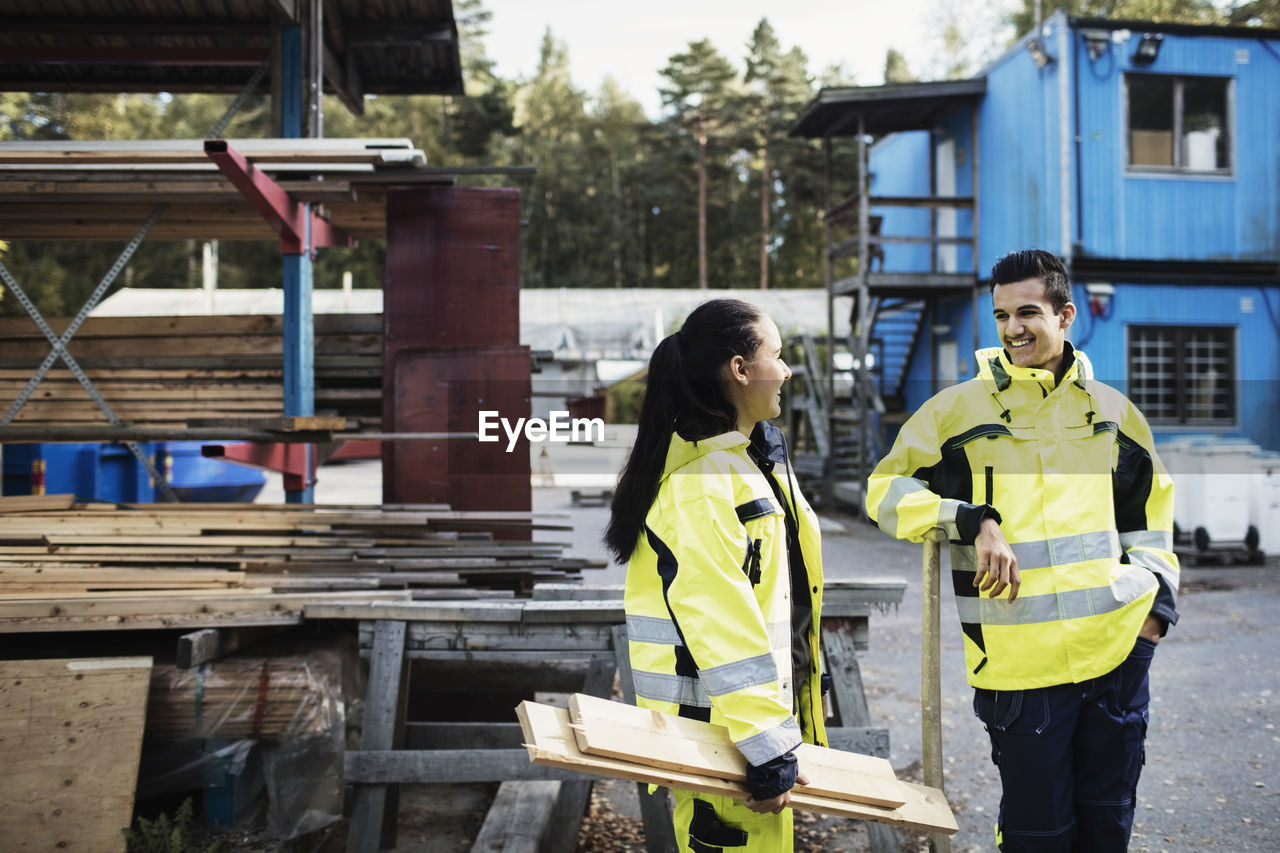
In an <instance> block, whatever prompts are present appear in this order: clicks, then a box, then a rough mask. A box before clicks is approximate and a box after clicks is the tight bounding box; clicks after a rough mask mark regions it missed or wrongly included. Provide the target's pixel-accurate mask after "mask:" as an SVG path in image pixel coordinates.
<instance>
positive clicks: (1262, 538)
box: [1249, 450, 1280, 554]
mask: <svg viewBox="0 0 1280 853" xmlns="http://www.w3.org/2000/svg"><path fill="white" fill-rule="evenodd" d="M1253 463H1254V466H1255V467H1256V474H1255V476H1254V477H1253V480H1252V482H1253V495H1252V496H1251V499H1250V506H1249V523H1250V524H1252V525H1253V526H1254V527H1255V528H1257V530H1258V536H1259V539H1258V548H1259V549H1260V550H1262V551H1263V552H1265V553H1268V554H1275V553H1280V453H1276V452H1275V451H1271V450H1268V451H1263V452H1262V453H1257V454H1254V457H1253Z"/></svg>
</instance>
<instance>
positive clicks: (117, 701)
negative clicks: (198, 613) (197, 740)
mask: <svg viewBox="0 0 1280 853" xmlns="http://www.w3.org/2000/svg"><path fill="white" fill-rule="evenodd" d="M150 675H151V659H150V658H102V659H91V660H44V661H4V662H0V765H2V766H3V767H4V773H3V776H0V779H2V780H3V781H0V796H3V798H4V802H5V808H4V809H3V810H2V812H0V837H3V838H5V839H8V840H9V842H10V843H17V844H18V846H21V847H26V848H29V849H40V850H53V849H59V848H67V849H74V850H94V851H106V853H109V852H110V851H123V850H124V849H125V843H124V835H123V834H122V833H121V830H122V829H124V828H125V827H127V826H129V824H130V822H131V821H132V817H133V793H134V789H135V788H136V786H137V777H138V760H139V757H140V755H141V751H142V731H143V725H144V720H145V714H146V705H147V687H148V683H149V679H150Z"/></svg>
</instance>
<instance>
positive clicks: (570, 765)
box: [516, 700, 958, 835]
mask: <svg viewBox="0 0 1280 853" xmlns="http://www.w3.org/2000/svg"><path fill="white" fill-rule="evenodd" d="M516 715H517V716H518V717H519V719H520V723H521V727H522V730H523V731H524V735H525V742H526V744H527V745H528V749H529V757H530V759H531V760H532V761H533V762H534V763H535V764H543V765H546V766H549V767H560V768H563V769H573V770H580V771H583V772H588V773H594V774H597V775H600V776H609V777H612V778H616V779H632V780H634V781H637V782H648V783H650V784H655V785H665V786H667V787H669V788H682V789H685V790H690V791H702V792H704V793H708V794H718V795H720V796H727V797H733V798H734V799H739V800H746V799H747V798H748V797H749V796H750V794H749V792H748V791H747V790H746V788H745V787H744V786H742V785H741V784H739V783H737V782H731V781H727V780H725V779H722V778H718V777H713V776H705V775H700V774H693V773H682V772H680V771H677V770H669V769H666V768H661V767H654V766H652V765H650V764H643V763H639V762H633V761H626V760H623V759H619V758H607V757H604V756H594V755H587V754H586V753H584V752H582V751H581V750H580V749H578V745H577V742H576V739H575V736H574V733H573V728H572V725H571V723H570V722H569V712H568V711H566V710H564V709H563V708H553V707H551V706H550V705H542V704H539V703H536V702H529V701H527V700H526V701H524V702H521V703H520V705H519V706H517V708H516ZM899 784H900V785H901V786H902V788H903V791H904V792H905V793H907V794H908V795H909V799H908V801H907V802H906V803H904V804H903V805H902V806H899V807H898V808H896V809H888V808H882V807H879V806H872V805H866V804H862V803H852V802H849V801H846V800H837V799H833V798H829V797H822V796H818V795H815V794H807V793H803V792H801V791H796V790H793V791H792V794H791V807H792V808H794V809H796V810H797V811H811V812H818V813H820V814H828V815H836V816H840V817H851V818H856V819H858V820H871V821H877V822H882V823H888V824H892V825H894V826H902V827H907V828H909V829H918V830H922V831H925V832H942V833H946V834H948V835H950V834H954V833H955V832H956V831H957V829H958V827H957V826H956V821H955V816H954V815H953V814H952V813H951V807H950V806H949V805H948V804H947V800H946V797H945V796H944V795H943V793H942V792H941V791H939V790H938V789H936V788H926V787H925V786H923V785H915V784H912V783H910V782H901V783H899Z"/></svg>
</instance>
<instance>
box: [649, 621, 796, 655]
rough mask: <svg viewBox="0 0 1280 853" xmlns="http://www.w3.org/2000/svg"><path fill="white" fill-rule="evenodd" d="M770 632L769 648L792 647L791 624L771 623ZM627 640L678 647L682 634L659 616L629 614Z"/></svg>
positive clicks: (768, 627) (768, 629)
mask: <svg viewBox="0 0 1280 853" xmlns="http://www.w3.org/2000/svg"><path fill="white" fill-rule="evenodd" d="M765 628H766V630H767V631H768V632H769V648H771V649H784V648H789V647H790V646H791V624H790V623H789V622H785V621H784V622H770V623H769V624H768V625H766V626H765ZM627 639H629V640H631V641H632V642H633V643H653V644H655V645H660V646H678V645H681V642H680V632H679V631H677V630H676V626H675V623H674V622H672V621H671V620H670V619H663V618H661V617H658V616H637V615H635V614H632V613H628V614H627Z"/></svg>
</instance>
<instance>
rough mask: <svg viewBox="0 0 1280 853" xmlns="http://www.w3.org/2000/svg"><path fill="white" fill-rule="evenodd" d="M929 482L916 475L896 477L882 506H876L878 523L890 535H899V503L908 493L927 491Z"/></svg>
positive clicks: (881, 502)
mask: <svg viewBox="0 0 1280 853" xmlns="http://www.w3.org/2000/svg"><path fill="white" fill-rule="evenodd" d="M928 488H929V484H928V483H926V482H925V481H924V480H917V479H915V478H914V477H894V478H893V480H892V481H891V482H890V483H889V491H887V492H885V495H884V499H883V500H882V501H880V506H878V507H876V524H877V525H879V527H880V529H881V530H883V531H884V532H885V533H888V534H889V535H890V536H897V535H898V504H899V503H900V502H901V501H902V499H903V498H905V497H906V496H907V495H909V494H912V493H914V492H923V491H927V490H928Z"/></svg>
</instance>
